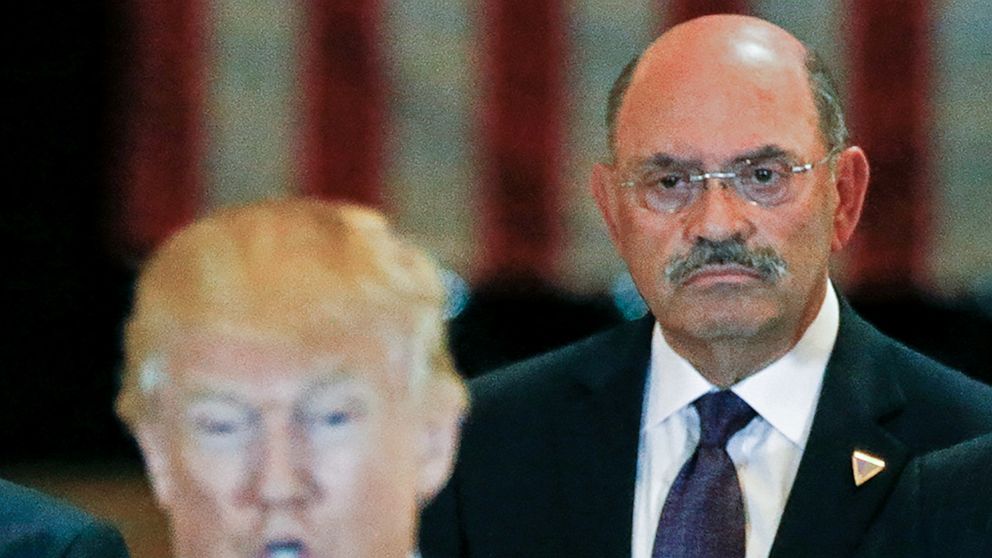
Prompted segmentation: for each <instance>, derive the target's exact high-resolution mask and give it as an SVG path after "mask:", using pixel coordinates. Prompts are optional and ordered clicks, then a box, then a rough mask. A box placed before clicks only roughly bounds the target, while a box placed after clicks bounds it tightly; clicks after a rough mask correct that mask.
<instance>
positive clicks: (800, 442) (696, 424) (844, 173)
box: [421, 15, 992, 558]
mask: <svg viewBox="0 0 992 558" xmlns="http://www.w3.org/2000/svg"><path fill="white" fill-rule="evenodd" d="M837 99H838V95H837V92H836V89H835V87H834V86H833V84H832V82H831V80H830V78H829V76H828V75H827V74H826V71H825V69H824V68H823V65H822V64H821V62H820V61H819V59H818V58H817V57H816V56H815V54H813V53H812V52H810V51H809V50H808V49H807V48H806V47H805V46H804V45H803V44H802V43H800V42H799V41H798V40H797V39H795V38H794V37H792V36H791V35H789V34H788V33H787V32H785V31H784V30H782V29H780V28H778V27H776V26H774V25H771V24H769V23H768V22H765V21H762V20H759V19H755V18H750V17H742V16H727V15H723V16H710V17H705V18H700V19H696V20H693V21H690V22H687V23H685V24H682V25H679V26H676V27H674V28H672V29H671V30H669V31H668V32H667V33H665V34H664V35H662V36H661V37H659V38H658V39H657V40H656V41H655V42H654V43H653V44H652V45H651V46H649V47H648V49H647V50H646V51H645V52H644V53H642V54H641V55H640V56H639V58H638V59H637V60H636V61H635V62H633V63H632V64H631V65H629V66H628V67H627V68H626V69H625V70H624V72H623V73H622V74H621V75H620V77H619V78H618V80H617V82H616V84H615V85H614V89H613V91H612V92H611V96H610V103H609V107H608V115H607V119H608V125H609V132H610V147H611V160H610V161H608V162H606V163H602V164H599V165H596V167H595V168H594V169H593V173H592V177H591V187H592V192H593V195H594V197H595V198H596V201H597V203H598V205H599V208H600V211H601V212H602V214H603V217H604V219H605V221H606V224H607V228H608V230H609V233H610V236H611V238H612V240H613V242H614V244H615V245H616V247H617V249H618V251H619V252H620V255H621V256H622V257H623V259H624V260H625V261H626V263H627V265H628V267H629V269H630V272H631V275H632V276H633V278H634V282H635V283H636V285H637V287H638V289H639V291H640V292H641V294H642V295H643V297H644V299H645V300H646V301H647V303H648V306H649V307H650V309H651V314H652V315H650V316H648V317H647V318H645V319H644V320H641V321H639V322H632V323H629V324H626V325H623V326H621V327H619V328H617V329H614V330H611V331H608V332H605V333H603V334H600V335H598V336H595V337H592V338H590V339H588V340H586V341H583V342H580V343H578V344H575V345H572V346H569V347H566V348H564V349H562V350H559V351H557V352H554V353H551V354H548V355H545V356H543V357H539V358H537V359H535V360H531V361H527V362H524V363H522V364H519V365H516V366H513V367H510V368H509V369H505V370H502V371H497V372H494V373H493V374H492V375H490V376H488V377H484V378H482V379H480V380H478V381H476V382H475V383H474V384H472V387H471V392H472V397H473V404H472V405H473V409H472V416H471V418H470V419H469V422H468V424H467V425H466V429H465V431H464V438H463V445H462V449H461V451H460V454H459V461H458V465H457V467H456V470H455V473H454V476H453V477H452V480H451V483H450V484H449V486H448V488H447V489H446V490H445V491H444V492H443V493H442V495H441V497H439V499H438V500H437V501H436V502H435V504H434V505H433V506H432V507H431V508H429V509H428V511H427V513H426V514H425V516H424V523H423V528H422V531H421V549H422V551H423V553H424V556H425V557H426V558H431V557H432V556H439V557H444V556H500V557H502V556H535V557H537V556H569V557H572V558H575V557H583V556H589V557H593V556H595V557H619V556H632V557H633V558H653V557H660V556H666V557H667V556H685V557H688V556H725V557H729V556H735V557H740V558H744V557H746V558H755V557H759V556H768V555H771V556H776V557H788V556H803V557H811V556H831V557H834V556H849V555H851V554H852V553H853V552H854V550H855V549H856V548H857V547H858V545H859V544H860V543H861V542H862V540H863V539H864V534H865V530H866V529H867V528H868V527H869V526H870V524H871V522H872V519H873V518H874V517H875V516H876V514H877V513H878V512H879V510H880V509H881V508H882V506H883V504H884V503H885V501H886V499H887V497H888V496H889V494H890V492H891V489H892V487H893V486H894V482H895V481H896V480H897V479H898V477H899V474H900V472H901V470H902V468H903V467H904V465H905V463H906V462H907V461H908V460H909V458H911V457H912V456H914V455H917V454H921V453H925V452H928V451H931V450H933V449H937V448H942V447H946V446H949V445H952V444H954V443H956V442H959V441H961V440H965V439H968V438H970V437H974V436H977V435H978V434H980V433H983V432H988V431H992V390H990V389H989V388H988V387H985V386H982V385H980V384H978V383H977V382H974V381H971V380H968V379H967V378H965V377H964V376H962V375H960V374H958V373H956V372H953V371H951V370H948V369H946V368H944V367H942V366H940V365H938V364H937V363H935V362H933V361H930V360H928V359H926V358H925V357H923V356H921V355H919V354H916V353H914V352H912V351H910V350H908V349H906V348H904V347H902V346H900V345H899V344H897V343H895V342H894V341H892V340H891V339H889V338H887V337H885V336H883V335H882V334H880V333H879V332H878V331H876V330H875V329H874V328H873V327H871V326H870V325H868V324H867V323H866V322H864V321H863V320H861V319H860V318H859V317H858V316H857V315H856V314H855V313H854V311H853V310H851V308H850V307H849V306H848V305H847V303H846V302H845V301H844V300H843V299H841V298H840V297H839V296H838V295H837V294H836V292H835V291H834V288H833V286H832V284H831V282H830V280H829V276H828V265H829V257H830V255H831V254H832V253H833V252H835V251H838V250H840V249H842V248H843V247H844V246H845V245H846V244H847V242H848V240H849V239H850V237H851V235H852V234H853V232H854V228H855V226H856V224H857V222H858V219H859V217H860V213H861V207H862V204H863V201H864V197H865V192H866V189H867V184H868V163H867V158H866V156H865V154H864V153H863V152H862V150H861V149H860V148H858V147H856V146H850V145H848V138H847V130H846V127H845V125H844V116H843V111H842V109H841V107H840V105H839V103H838V101H837Z"/></svg>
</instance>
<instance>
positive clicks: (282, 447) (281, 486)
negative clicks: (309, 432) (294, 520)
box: [253, 428, 312, 505]
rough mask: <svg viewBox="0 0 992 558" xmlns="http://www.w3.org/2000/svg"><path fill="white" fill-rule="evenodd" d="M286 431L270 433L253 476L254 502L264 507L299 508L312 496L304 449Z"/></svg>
mask: <svg viewBox="0 0 992 558" xmlns="http://www.w3.org/2000/svg"><path fill="white" fill-rule="evenodd" d="M287 430H288V429H283V428H279V429H270V431H269V432H268V433H267V434H268V435H267V436H266V440H265V443H264V447H263V448H261V455H260V456H259V459H258V461H257V469H256V471H255V475H253V476H254V477H255V480H256V482H255V489H256V491H257V495H258V498H259V499H260V500H261V501H262V502H263V503H265V504H266V505H292V504H299V503H302V502H303V501H305V500H306V499H307V498H308V497H309V495H310V494H311V492H312V490H311V489H312V482H311V481H310V478H309V472H308V468H307V467H306V464H305V457H304V455H303V454H304V449H303V448H302V447H300V446H301V443H300V442H299V441H298V440H296V439H294V436H293V435H292V434H291V433H290V432H288V431H287Z"/></svg>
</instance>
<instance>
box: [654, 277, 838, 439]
mask: <svg viewBox="0 0 992 558" xmlns="http://www.w3.org/2000/svg"><path fill="white" fill-rule="evenodd" d="M839 323H840V304H839V302H838V301H837V293H836V292H835V291H834V288H833V284H832V283H830V282H829V281H828V282H827V289H826V294H825V295H824V299H823V302H822V303H821V305H820V311H819V312H818V313H817V315H816V318H815V319H814V320H813V322H812V323H811V324H810V325H809V327H808V328H806V332H805V333H803V336H802V338H801V339H800V340H799V342H798V343H796V345H795V346H794V347H792V349H790V350H789V352H787V353H786V354H785V355H783V356H782V357H781V358H779V359H778V360H776V361H775V362H773V363H771V364H769V365H768V366H766V367H765V368H764V369H762V370H760V371H758V372H756V373H755V374H752V375H751V376H748V377H747V378H745V379H744V380H743V381H741V382H739V383H737V384H735V385H734V386H732V387H731V388H730V389H731V390H732V391H733V392H734V393H736V394H737V395H738V396H740V398H741V399H743V400H744V401H746V402H747V403H748V405H750V406H751V408H753V409H754V410H755V411H756V412H757V413H758V415H760V416H761V417H762V418H763V419H764V420H765V421H767V422H768V423H769V424H771V426H772V427H773V428H775V429H776V430H778V431H779V432H780V433H782V434H783V435H784V436H785V437H786V438H788V439H789V440H791V441H792V442H793V443H794V444H796V445H797V446H799V447H800V448H803V449H804V448H805V446H806V440H807V439H808V438H809V430H810V427H811V426H812V423H813V414H814V412H815V411H816V402H817V400H818V399H819V396H820V386H821V385H822V383H823V374H824V371H825V370H826V367H827V361H828V360H829V359H830V353H831V351H833V347H834V342H835V341H836V340H837V327H838V325H839ZM717 389H719V388H717V387H716V386H714V385H713V384H711V383H710V382H709V381H708V380H706V379H705V378H703V376H702V375H700V374H699V372H698V371H696V369H695V368H693V366H692V365H691V364H689V361H687V360H686V359H684V358H682V356H680V355H679V354H678V353H676V352H675V350H674V349H672V348H671V346H670V345H669V344H668V342H667V341H665V336H664V335H663V334H662V333H661V325H660V324H658V323H657V322H656V323H655V326H654V332H653V334H652V337H651V363H650V369H649V370H648V390H647V409H646V415H645V417H644V419H645V420H644V423H643V424H644V426H643V428H645V429H646V428H652V427H654V426H657V425H658V424H661V423H662V422H664V421H665V419H667V418H668V417H670V416H671V415H673V414H675V413H676V412H678V411H679V410H680V409H682V408H684V407H686V406H687V405H690V404H691V403H692V402H693V401H695V400H696V399H698V398H699V397H700V396H702V395H703V394H705V393H707V392H709V391H714V390H717Z"/></svg>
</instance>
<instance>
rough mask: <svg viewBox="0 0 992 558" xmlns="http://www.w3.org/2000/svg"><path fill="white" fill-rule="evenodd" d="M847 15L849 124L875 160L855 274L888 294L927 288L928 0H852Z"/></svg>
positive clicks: (858, 281)
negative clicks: (848, 24) (848, 22)
mask: <svg viewBox="0 0 992 558" xmlns="http://www.w3.org/2000/svg"><path fill="white" fill-rule="evenodd" d="M847 13H848V16H847V20H848V21H850V29H849V30H848V39H849V46H848V49H847V50H848V57H849V61H850V100H851V102H850V107H851V111H850V121H851V127H852V129H853V135H854V138H853V139H854V142H855V143H856V144H858V145H861V146H862V147H864V149H865V151H866V152H867V154H868V159H869V161H870V162H871V185H870V186H869V189H868V199H867V202H866V204H865V209H864V215H863V216H862V219H861V224H860V226H859V229H858V232H857V233H856V234H855V237H854V243H853V245H852V247H851V252H850V253H851V259H850V262H849V264H850V265H849V271H850V276H851V279H852V281H853V282H854V284H855V285H857V286H860V287H864V288H870V289H871V288H882V289H885V290H886V291H887V292H893V291H894V290H899V289H911V288H913V287H922V286H925V283H926V281H927V273H926V272H927V261H926V255H927V248H928V246H927V238H928V235H929V232H930V212H929V207H930V203H929V202H930V193H931V191H932V190H933V189H934V185H933V184H934V182H933V180H932V179H931V178H932V177H931V175H930V171H931V169H930V160H929V156H930V150H929V145H928V138H929V134H928V131H929V128H930V102H931V101H930V65H931V62H932V60H931V44H930V35H929V27H930V24H931V23H932V22H931V19H930V7H929V3H928V2H926V1H925V0H914V1H912V2H904V1H902V0H857V1H856V2H855V1H853V0H851V1H850V2H848V5H847Z"/></svg>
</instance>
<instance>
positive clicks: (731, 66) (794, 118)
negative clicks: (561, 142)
mask: <svg viewBox="0 0 992 558" xmlns="http://www.w3.org/2000/svg"><path fill="white" fill-rule="evenodd" d="M683 27H684V26H679V27H676V28H675V29H673V30H672V31H670V32H669V33H667V34H666V35H663V36H662V37H661V38H659V39H658V40H657V41H656V42H655V43H654V44H652V45H651V47H649V48H648V50H646V51H645V53H644V55H643V56H642V58H641V61H640V63H639V64H638V66H637V68H636V69H635V71H634V73H633V75H632V77H631V83H630V86H629V89H628V90H627V94H626V96H625V97H624V102H623V104H622V106H621V109H620V112H619V114H618V119H617V154H618V157H619V158H620V159H621V160H622V159H624V158H625V157H629V156H631V155H641V156H643V155H646V154H650V153H653V152H665V153H673V154H678V155H681V156H685V157H699V158H702V159H714V160H725V159H727V158H729V157H731V156H733V155H735V154H736V153H739V152H741V151H746V150H748V149H753V148H755V147H758V146H762V145H778V146H781V147H783V148H785V149H789V150H797V151H806V150H809V149H812V148H813V147H814V146H815V144H816V143H817V142H819V141H820V139H819V137H818V126H817V114H816V107H815V104H814V101H813V96H812V91H811V89H810V84H809V78H808V75H807V72H806V69H805V66H804V60H805V49H804V47H803V46H802V44H801V43H799V41H797V40H796V39H794V38H793V37H791V36H790V35H788V34H787V33H785V32H784V31H782V30H781V29H778V28H777V27H774V26H770V25H744V26H732V27H729V28H728V27H726V26H717V29H709V28H704V29H696V28H693V27H692V26H690V28H689V29H683ZM695 27H701V25H696V26H695Z"/></svg>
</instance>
